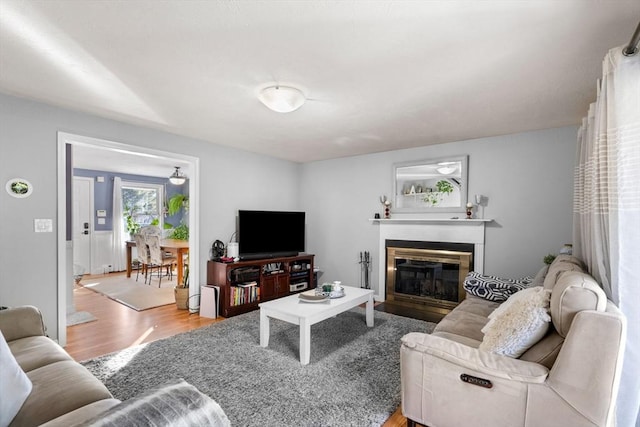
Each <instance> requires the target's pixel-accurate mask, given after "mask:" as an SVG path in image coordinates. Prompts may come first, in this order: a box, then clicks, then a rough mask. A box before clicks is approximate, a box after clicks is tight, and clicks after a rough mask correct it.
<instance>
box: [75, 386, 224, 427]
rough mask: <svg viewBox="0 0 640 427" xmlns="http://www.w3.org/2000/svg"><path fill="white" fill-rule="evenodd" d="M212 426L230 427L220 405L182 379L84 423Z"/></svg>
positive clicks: (99, 426) (96, 425)
mask: <svg viewBox="0 0 640 427" xmlns="http://www.w3.org/2000/svg"><path fill="white" fill-rule="evenodd" d="M124 425H132V426H143V425H144V426H155V427H162V426H167V427H169V426H175V425H184V426H212V427H230V426H231V423H230V422H229V418H227V415H226V414H225V413H224V411H223V410H222V408H221V407H220V405H218V403H217V402H216V401H215V400H213V399H211V398H210V397H209V396H207V395H205V394H203V393H202V392H200V390H198V389H197V388H195V387H194V386H192V385H191V384H189V383H187V382H186V381H184V380H182V379H180V380H177V381H174V382H171V383H169V384H165V385H162V386H160V387H158V388H155V389H152V390H149V391H147V392H146V393H144V394H142V395H140V396H137V397H135V398H133V399H129V400H126V401H124V402H122V403H120V404H119V405H117V406H114V407H113V408H111V409H109V410H107V411H106V412H103V413H102V414H99V415H98V416H96V417H95V418H94V419H92V420H89V421H87V422H86V423H83V424H81V426H91V427H107V426H111V427H120V426H124Z"/></svg>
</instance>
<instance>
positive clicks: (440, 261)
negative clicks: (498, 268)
mask: <svg viewBox="0 0 640 427" xmlns="http://www.w3.org/2000/svg"><path fill="white" fill-rule="evenodd" d="M471 256H472V255H471V253H469V252H458V251H448V250H432V249H414V248H393V247H389V248H387V298H388V299H390V300H398V301H401V300H404V301H411V302H421V303H424V304H426V305H430V306H433V307H440V308H445V309H451V308H453V307H455V306H456V305H457V304H458V303H459V302H460V301H462V300H463V299H464V297H465V294H464V289H463V287H462V284H463V282H464V278H465V277H466V275H467V274H468V273H469V265H470V263H471Z"/></svg>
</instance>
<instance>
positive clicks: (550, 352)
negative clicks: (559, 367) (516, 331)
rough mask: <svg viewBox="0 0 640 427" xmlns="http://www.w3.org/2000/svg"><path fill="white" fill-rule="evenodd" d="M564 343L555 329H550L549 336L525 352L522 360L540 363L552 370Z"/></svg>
mask: <svg viewBox="0 0 640 427" xmlns="http://www.w3.org/2000/svg"><path fill="white" fill-rule="evenodd" d="M563 343H564V338H562V337H561V336H560V335H559V334H558V332H556V330H555V329H554V328H549V332H547V335H545V336H544V338H542V339H541V340H540V341H538V342H537V343H535V344H534V345H533V346H531V348H529V349H528V350H527V351H525V352H524V353H523V354H522V356H520V360H524V361H527V362H535V363H539V364H541V365H543V366H546V367H547V368H549V369H551V367H552V366H553V364H554V362H555V361H556V358H557V357H558V353H560V349H561V348H562V344H563Z"/></svg>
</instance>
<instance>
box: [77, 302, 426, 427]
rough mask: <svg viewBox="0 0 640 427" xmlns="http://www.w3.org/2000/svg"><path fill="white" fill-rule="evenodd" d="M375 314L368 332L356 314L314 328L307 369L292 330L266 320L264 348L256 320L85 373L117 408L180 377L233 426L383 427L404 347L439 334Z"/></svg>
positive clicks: (394, 401)
mask: <svg viewBox="0 0 640 427" xmlns="http://www.w3.org/2000/svg"><path fill="white" fill-rule="evenodd" d="M374 315H375V317H374V319H375V326H374V327H373V328H368V327H367V326H366V324H365V316H364V310H363V309H362V308H360V307H356V308H354V309H352V310H350V311H348V312H346V313H342V314H340V315H338V316H336V317H334V318H331V319H328V320H326V321H324V322H321V323H318V324H316V325H313V326H312V327H311V362H310V364H309V365H306V366H303V365H301V364H300V360H299V353H298V349H299V347H298V340H299V329H298V327H297V326H295V325H291V324H288V323H285V322H282V321H279V320H272V321H271V328H270V329H271V334H270V340H269V347H267V348H262V347H260V345H259V342H260V331H259V323H260V316H259V312H258V311H253V312H250V313H246V314H242V315H240V316H235V317H232V318H230V319H226V320H224V321H222V322H218V323H214V324H212V325H209V326H206V327H204V328H200V329H197V330H194V331H190V332H186V333H183V334H179V335H176V336H173V337H170V338H167V339H163V340H159V341H155V342H152V343H149V344H146V345H141V346H137V347H133V348H130V349H127V350H123V351H120V352H117V353H113V354H111V355H107V356H102V357H99V358H96V359H92V360H89V361H86V362H83V364H84V365H85V366H86V367H87V368H88V369H89V370H90V371H91V372H92V373H93V374H94V375H96V376H97V377H98V378H99V379H100V380H101V381H102V382H103V383H105V385H106V386H107V388H108V389H109V390H110V391H111V392H112V393H113V394H114V396H115V397H116V398H118V399H121V400H126V399H130V398H132V397H134V396H136V395H138V394H140V393H142V392H144V391H145V390H147V389H149V388H151V387H155V386H158V385H161V384H163V383H166V382H167V381H170V380H172V379H176V378H184V379H185V380H186V381H188V382H189V383H191V384H193V385H194V386H196V387H197V388H198V389H200V390H201V391H202V392H204V393H206V394H207V395H209V396H211V397H212V398H213V399H214V400H216V401H217V402H218V403H219V404H220V406H221V407H222V409H223V410H224V411H225V412H226V414H227V416H228V417H229V420H230V421H231V424H232V425H234V426H379V425H382V424H383V423H384V422H385V421H386V420H387V419H388V418H389V417H390V416H391V414H392V413H393V412H394V411H395V410H396V409H397V408H398V406H399V405H400V338H401V337H402V336H403V335H405V334H407V333H409V332H414V331H422V332H431V331H432V330H433V327H434V326H435V325H434V324H433V323H428V322H424V321H421V320H416V319H410V318H406V317H400V316H396V315H393V314H388V313H383V312H377V311H376V312H375V314H374Z"/></svg>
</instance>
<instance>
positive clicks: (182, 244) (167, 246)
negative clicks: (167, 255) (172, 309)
mask: <svg viewBox="0 0 640 427" xmlns="http://www.w3.org/2000/svg"><path fill="white" fill-rule="evenodd" d="M135 247H136V242H135V240H127V277H131V264H132V261H133V260H132V257H131V248H135ZM160 249H162V250H163V251H165V252H171V253H173V254H175V255H176V258H177V259H178V269H177V270H178V271H177V273H176V279H177V282H176V283H182V281H183V277H184V264H185V262H184V257H185V256H186V255H188V254H189V241H188V240H177V239H161V240H160Z"/></svg>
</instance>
